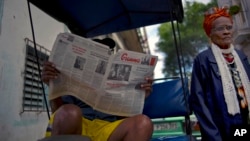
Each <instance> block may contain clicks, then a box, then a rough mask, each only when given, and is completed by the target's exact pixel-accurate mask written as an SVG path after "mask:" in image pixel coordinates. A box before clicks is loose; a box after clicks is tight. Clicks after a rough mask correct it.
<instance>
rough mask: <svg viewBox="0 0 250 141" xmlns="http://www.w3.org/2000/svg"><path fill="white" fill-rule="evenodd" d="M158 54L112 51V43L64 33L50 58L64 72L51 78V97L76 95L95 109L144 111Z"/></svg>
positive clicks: (123, 113) (122, 113)
mask: <svg viewBox="0 0 250 141" xmlns="http://www.w3.org/2000/svg"><path fill="white" fill-rule="evenodd" d="M157 59H158V58H157V56H153V55H150V54H143V53H138V52H132V51H127V50H120V51H118V52H117V53H116V54H112V52H111V50H110V49H109V47H108V46H106V45H103V44H100V43H97V42H94V41H92V40H90V39H86V38H82V37H80V36H77V35H74V34H70V33H60V34H59V35H58V36H57V38H56V41H55V43H54V46H53V49H52V52H51V55H50V57H49V60H50V61H51V62H53V63H54V64H55V65H56V67H57V69H59V70H60V72H61V74H60V75H59V76H58V78H56V79H55V80H53V81H50V90H49V99H50V100H52V99H55V98H57V97H60V96H63V95H73V96H75V97H77V98H79V99H80V100H82V101H83V102H85V103H86V104H88V105H90V106H91V107H93V108H94V109H96V110H98V111H101V112H104V113H108V114H113V115H119V116H133V115H136V114H141V113H142V110H143V106H144V98H145V91H144V90H142V89H140V85H141V83H144V82H146V81H145V77H146V76H152V74H153V71H154V68H155V65H156V63H157Z"/></svg>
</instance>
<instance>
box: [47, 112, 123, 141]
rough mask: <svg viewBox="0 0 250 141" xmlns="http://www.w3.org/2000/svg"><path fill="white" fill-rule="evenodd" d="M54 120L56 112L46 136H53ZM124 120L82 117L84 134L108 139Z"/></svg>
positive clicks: (104, 139) (94, 137)
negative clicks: (111, 120) (113, 120)
mask: <svg viewBox="0 0 250 141" xmlns="http://www.w3.org/2000/svg"><path fill="white" fill-rule="evenodd" d="M53 120H54V114H53V115H52V116H51V118H50V121H49V124H48V128H47V131H46V134H45V137H49V136H51V129H52V123H53ZM122 121H123V120H117V121H115V122H108V121H104V120H99V119H95V120H92V121H91V120H88V119H86V118H82V135H84V136H88V137H90V138H91V140H92V141H107V140H108V138H109V136H110V135H111V133H112V132H113V131H114V129H115V128H116V127H117V126H118V125H119V124H120V123H121V122H122Z"/></svg>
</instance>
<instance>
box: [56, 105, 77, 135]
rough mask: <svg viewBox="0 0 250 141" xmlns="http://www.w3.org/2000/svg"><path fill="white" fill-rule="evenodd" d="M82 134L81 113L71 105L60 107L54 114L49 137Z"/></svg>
mask: <svg viewBox="0 0 250 141" xmlns="http://www.w3.org/2000/svg"><path fill="white" fill-rule="evenodd" d="M81 133H82V111H81V109H80V108H79V107H77V106H75V105H73V104H66V105H63V106H61V107H60V108H59V109H58V110H57V111H56V112H55V117H54V122H53V124H52V132H51V135H52V136H53V135H62V134H64V135H67V134H81Z"/></svg>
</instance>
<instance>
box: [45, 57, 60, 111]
mask: <svg viewBox="0 0 250 141" xmlns="http://www.w3.org/2000/svg"><path fill="white" fill-rule="evenodd" d="M59 74H60V71H59V70H58V69H56V67H55V65H54V64H53V63H51V62H44V64H43V70H42V81H43V82H44V83H46V84H47V85H49V81H50V80H53V79H56V78H57V77H58V75H59ZM50 105H51V110H52V112H53V113H54V112H55V111H56V110H57V109H58V108H59V107H60V106H62V105H63V102H62V98H61V97H58V98H56V99H53V100H50Z"/></svg>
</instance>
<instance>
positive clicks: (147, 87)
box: [141, 77, 153, 98]
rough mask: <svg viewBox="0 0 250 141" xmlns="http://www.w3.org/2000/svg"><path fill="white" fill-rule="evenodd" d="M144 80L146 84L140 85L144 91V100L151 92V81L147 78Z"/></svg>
mask: <svg viewBox="0 0 250 141" xmlns="http://www.w3.org/2000/svg"><path fill="white" fill-rule="evenodd" d="M145 79H146V81H147V82H145V83H142V84H141V89H143V90H145V98H146V97H148V96H149V95H150V93H151V92H152V83H153V79H152V78H149V77H146V78H145Z"/></svg>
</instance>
